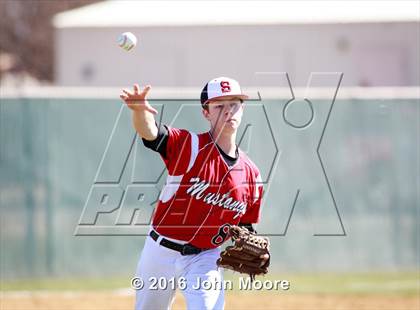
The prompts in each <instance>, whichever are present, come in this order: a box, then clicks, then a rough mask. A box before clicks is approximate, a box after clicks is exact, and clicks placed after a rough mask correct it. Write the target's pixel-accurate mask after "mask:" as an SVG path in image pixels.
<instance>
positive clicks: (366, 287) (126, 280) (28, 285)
mask: <svg viewBox="0 0 420 310" xmlns="http://www.w3.org/2000/svg"><path fill="white" fill-rule="evenodd" d="M239 276H240V275H239V274H237V273H236V274H234V273H232V272H230V271H226V272H225V280H231V281H232V283H233V286H234V288H237V287H238V283H239V280H238V278H239ZM257 280H262V281H265V280H288V281H290V290H288V291H280V293H282V292H283V293H287V294H290V293H291V294H295V293H296V294H306V293H318V294H393V295H395V294H396V295H406V296H415V295H419V294H420V275H419V273H418V272H415V271H414V272H405V273H391V272H388V273H319V274H308V273H306V274H303V273H302V274H269V275H267V276H265V277H257ZM0 284H1V290H2V291H18V290H48V291H62V290H76V291H89V290H109V289H119V288H129V287H130V277H112V278H102V279H101V278H47V279H26V280H14V281H2V282H0ZM234 292H240V291H239V290H236V289H235V290H234ZM245 292H246V293H249V292H250V291H245ZM256 292H258V293H261V292H266V293H277V294H278V293H279V291H276V290H273V291H264V290H263V291H256Z"/></svg>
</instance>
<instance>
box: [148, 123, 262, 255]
mask: <svg viewBox="0 0 420 310" xmlns="http://www.w3.org/2000/svg"><path fill="white" fill-rule="evenodd" d="M166 128H167V129H168V138H167V145H166V150H165V151H166V152H165V154H164V155H162V154H161V156H162V159H163V161H164V163H165V165H166V168H167V169H168V178H167V180H166V185H165V187H164V188H163V189H162V192H161V194H160V197H159V202H158V205H157V207H156V209H155V212H154V215H153V221H152V226H153V228H154V229H155V230H156V231H157V232H158V233H160V234H161V235H163V236H166V237H169V238H173V239H177V240H183V241H187V242H189V243H190V244H192V245H194V246H196V247H199V248H215V247H218V246H220V245H221V244H222V243H223V242H224V241H226V239H228V238H227V231H228V227H229V224H230V225H237V224H238V223H240V222H241V223H247V224H251V223H257V222H258V221H259V216H260V205H261V198H262V194H263V186H262V181H261V177H260V172H259V170H258V168H257V167H256V165H255V164H254V163H253V162H252V161H251V160H250V159H249V158H248V157H247V155H246V154H245V153H243V152H242V151H241V150H238V153H239V156H238V159H237V160H236V162H235V164H233V165H231V166H229V165H228V164H227V163H226V161H225V159H224V158H223V156H222V154H221V153H220V150H219V148H218V147H217V146H216V144H215V143H214V140H213V137H212V136H211V134H210V133H209V132H206V133H201V134H195V133H193V132H190V131H188V130H184V129H177V128H170V127H166Z"/></svg>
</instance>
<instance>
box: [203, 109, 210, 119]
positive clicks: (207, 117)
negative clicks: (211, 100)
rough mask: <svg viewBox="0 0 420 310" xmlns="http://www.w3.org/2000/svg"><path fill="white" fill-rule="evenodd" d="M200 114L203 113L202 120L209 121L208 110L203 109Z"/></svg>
mask: <svg viewBox="0 0 420 310" xmlns="http://www.w3.org/2000/svg"><path fill="white" fill-rule="evenodd" d="M201 112H202V113H203V116H204V118H206V119H207V120H210V119H209V110H208V108H207V109H206V108H203V109H202V110H201Z"/></svg>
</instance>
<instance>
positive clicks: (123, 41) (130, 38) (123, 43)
mask: <svg viewBox="0 0 420 310" xmlns="http://www.w3.org/2000/svg"><path fill="white" fill-rule="evenodd" d="M117 43H118V45H119V46H120V47H121V48H122V49H124V50H126V51H127V52H128V51H131V50H132V49H133V48H134V47H135V46H136V44H137V38H136V36H135V35H134V34H132V33H131V32H124V33H122V34H120V35H119V36H118V39H117Z"/></svg>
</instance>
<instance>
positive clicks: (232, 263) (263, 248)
mask: <svg viewBox="0 0 420 310" xmlns="http://www.w3.org/2000/svg"><path fill="white" fill-rule="evenodd" d="M229 235H230V236H231V237H232V240H233V242H234V245H231V246H228V247H226V249H225V250H224V251H222V252H221V254H220V258H219V259H218V260H217V262H216V263H217V266H219V267H223V268H226V269H231V270H233V271H238V272H240V273H245V274H249V276H250V277H251V280H254V279H255V276H256V275H260V274H266V273H267V272H268V266H269V265H270V252H269V250H270V249H269V247H270V241H269V240H268V238H265V237H261V236H258V235H255V234H252V233H251V232H249V231H248V230H247V229H246V228H242V227H239V226H230V228H229Z"/></svg>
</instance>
